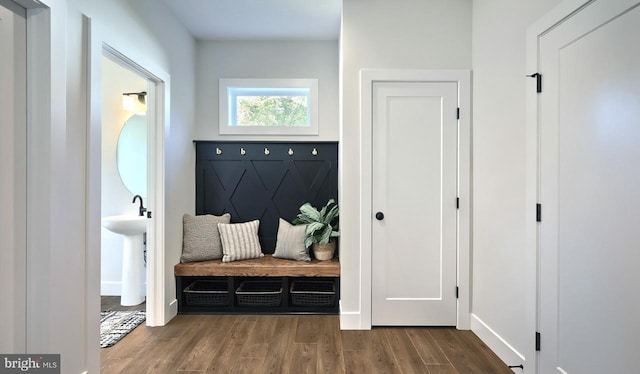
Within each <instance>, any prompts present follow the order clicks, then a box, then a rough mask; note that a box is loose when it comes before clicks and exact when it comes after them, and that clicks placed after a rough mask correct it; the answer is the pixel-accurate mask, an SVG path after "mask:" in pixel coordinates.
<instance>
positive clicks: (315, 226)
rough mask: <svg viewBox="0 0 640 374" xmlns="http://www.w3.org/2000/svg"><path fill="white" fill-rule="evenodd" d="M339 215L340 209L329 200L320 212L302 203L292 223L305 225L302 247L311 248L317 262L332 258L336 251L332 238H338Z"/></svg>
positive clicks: (308, 204)
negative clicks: (304, 237) (305, 236)
mask: <svg viewBox="0 0 640 374" xmlns="http://www.w3.org/2000/svg"><path fill="white" fill-rule="evenodd" d="M331 205H333V206H331ZM339 214H340V208H338V205H337V204H335V201H334V200H333V199H330V200H329V201H328V202H327V205H325V206H324V207H323V208H322V209H320V210H318V209H316V208H315V207H313V206H312V205H311V204H310V203H304V204H303V205H302V206H301V207H300V214H298V217H297V218H296V219H295V220H294V221H293V223H294V224H296V225H307V229H306V234H307V238H306V239H305V241H304V245H305V246H306V247H307V248H308V247H310V246H311V249H312V250H313V255H314V256H315V258H317V259H318V260H321V261H326V260H331V259H332V258H333V254H334V253H335V251H336V241H335V239H334V238H337V237H338V236H340V231H338V230H337V228H338V215H339Z"/></svg>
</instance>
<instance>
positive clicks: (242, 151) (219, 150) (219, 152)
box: [216, 147, 318, 156]
mask: <svg viewBox="0 0 640 374" xmlns="http://www.w3.org/2000/svg"><path fill="white" fill-rule="evenodd" d="M216 154H217V155H221V154H222V149H220V148H216ZM240 154H241V155H243V156H244V155H246V154H247V150H246V149H244V148H240ZM264 154H265V155H267V156H268V155H269V154H271V151H270V150H269V148H266V147H265V149H264ZM287 154H288V155H289V156H293V154H294V152H293V149H292V148H289V150H288V151H287ZM311 154H312V155H314V156H317V155H318V150H317V149H316V148H314V149H313V150H312V151H311Z"/></svg>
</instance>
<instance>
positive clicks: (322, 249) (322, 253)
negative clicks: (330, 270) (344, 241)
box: [311, 240, 336, 261]
mask: <svg viewBox="0 0 640 374" xmlns="http://www.w3.org/2000/svg"><path fill="white" fill-rule="evenodd" d="M311 248H312V249H313V255H314V256H315V258H316V259H318V260H320V261H329V260H331V259H332V258H333V254H334V253H335V252H336V242H335V241H334V240H332V241H330V242H329V243H327V244H320V243H313V245H312V246H311Z"/></svg>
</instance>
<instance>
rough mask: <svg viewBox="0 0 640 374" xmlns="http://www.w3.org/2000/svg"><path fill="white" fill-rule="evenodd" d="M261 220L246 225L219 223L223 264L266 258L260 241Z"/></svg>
mask: <svg viewBox="0 0 640 374" xmlns="http://www.w3.org/2000/svg"><path fill="white" fill-rule="evenodd" d="M259 225H260V221H259V220H255V221H250V222H245V223H219V224H218V230H219V231H220V239H221V240H222V262H231V261H238V260H248V259H250V258H258V257H262V256H264V254H262V248H261V247H260V240H259V239H258V227H259Z"/></svg>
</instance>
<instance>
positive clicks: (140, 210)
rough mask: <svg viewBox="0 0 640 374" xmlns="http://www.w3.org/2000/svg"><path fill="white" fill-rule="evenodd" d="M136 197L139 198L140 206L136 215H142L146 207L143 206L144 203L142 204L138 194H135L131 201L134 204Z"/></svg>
mask: <svg viewBox="0 0 640 374" xmlns="http://www.w3.org/2000/svg"><path fill="white" fill-rule="evenodd" d="M136 199H140V208H139V213H140V214H138V215H139V216H144V212H146V211H147V208H145V207H144V205H142V196H140V195H136V196H134V197H133V201H132V203H134V204H135V202H136Z"/></svg>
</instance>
